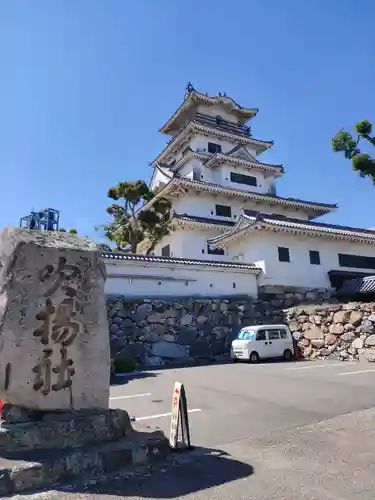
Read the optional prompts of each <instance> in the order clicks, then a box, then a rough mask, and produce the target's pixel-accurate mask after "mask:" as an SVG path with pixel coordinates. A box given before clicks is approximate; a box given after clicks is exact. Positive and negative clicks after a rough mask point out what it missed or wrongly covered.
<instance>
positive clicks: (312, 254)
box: [309, 250, 320, 266]
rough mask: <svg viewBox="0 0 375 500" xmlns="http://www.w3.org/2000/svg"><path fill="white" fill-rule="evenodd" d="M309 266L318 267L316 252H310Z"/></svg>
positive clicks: (318, 260) (318, 256)
mask: <svg viewBox="0 0 375 500" xmlns="http://www.w3.org/2000/svg"><path fill="white" fill-rule="evenodd" d="M309 254H310V264H314V265H317V266H319V265H320V254H319V252H318V251H317V250H310V251H309Z"/></svg>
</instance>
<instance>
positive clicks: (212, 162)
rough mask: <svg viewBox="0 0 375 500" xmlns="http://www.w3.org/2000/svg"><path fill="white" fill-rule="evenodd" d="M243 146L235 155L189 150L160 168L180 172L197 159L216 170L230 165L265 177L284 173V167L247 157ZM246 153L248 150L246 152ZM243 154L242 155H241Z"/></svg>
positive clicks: (250, 156)
mask: <svg viewBox="0 0 375 500" xmlns="http://www.w3.org/2000/svg"><path fill="white" fill-rule="evenodd" d="M243 150H244V148H243V146H241V149H239V150H237V151H236V152H234V153H231V151H228V152H227V153H214V154H212V153H207V152H204V151H199V150H195V151H194V150H193V149H191V148H189V149H188V150H187V151H186V153H185V154H184V155H183V156H182V157H181V158H180V159H179V160H178V161H177V162H176V163H175V164H174V165H172V166H168V165H165V164H160V163H159V166H160V167H162V168H165V169H168V170H170V171H171V172H178V171H179V170H180V169H181V168H182V167H183V166H184V165H185V164H186V163H187V162H188V161H189V160H191V159H192V158H196V159H197V160H200V161H201V163H202V164H203V165H204V166H205V167H209V168H216V167H218V166H220V165H222V164H224V163H229V164H230V165H235V166H241V167H245V168H248V169H251V170H259V171H262V172H263V173H264V174H265V175H267V174H268V175H272V176H274V177H276V176H280V175H282V174H283V173H284V167H283V166H282V165H273V164H271V163H262V162H259V161H258V160H256V159H255V158H253V157H252V155H250V153H248V157H247V158H246V157H245V153H242V151H243ZM245 151H246V150H245ZM241 153H242V154H241Z"/></svg>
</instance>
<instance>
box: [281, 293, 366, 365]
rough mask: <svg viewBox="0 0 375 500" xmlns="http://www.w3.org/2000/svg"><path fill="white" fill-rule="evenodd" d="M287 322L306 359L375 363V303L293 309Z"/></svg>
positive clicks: (289, 311)
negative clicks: (354, 360) (363, 360)
mask: <svg viewBox="0 0 375 500" xmlns="http://www.w3.org/2000/svg"><path fill="white" fill-rule="evenodd" d="M286 320H287V323H288V324H289V328H290V329H291V330H292V332H293V336H294V338H295V339H296V340H297V341H298V346H299V347H300V350H301V354H302V356H303V357H304V358H307V359H322V358H326V357H335V358H338V359H341V360H346V359H360V358H363V359H367V360H368V361H375V302H369V303H363V302H362V303H361V302H348V303H345V304H323V305H321V306H313V307H311V306H308V305H307V306H302V307H296V308H291V309H289V310H288V311H287V314H286Z"/></svg>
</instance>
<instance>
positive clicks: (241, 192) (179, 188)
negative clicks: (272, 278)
mask: <svg viewBox="0 0 375 500" xmlns="http://www.w3.org/2000/svg"><path fill="white" fill-rule="evenodd" d="M155 168H158V167H155ZM159 170H160V169H159ZM161 172H162V173H163V175H165V176H167V177H168V178H169V181H168V182H167V183H166V184H164V186H163V187H162V188H161V189H160V190H159V191H158V192H157V194H156V195H155V197H154V198H153V199H152V200H151V201H149V202H148V203H146V204H145V205H144V206H143V207H142V208H141V209H140V210H142V209H147V208H149V207H150V206H152V204H153V202H154V200H156V199H157V198H159V197H165V198H168V199H172V198H174V197H176V196H181V194H186V192H187V191H189V190H194V191H196V192H209V193H215V194H216V193H217V194H222V195H226V196H236V197H238V198H244V199H246V200H254V201H260V202H265V203H267V204H270V205H276V206H279V207H281V206H284V207H290V208H297V209H303V210H304V211H308V212H309V213H310V214H311V215H310V217H311V218H315V217H319V216H321V215H324V214H327V213H329V212H331V211H332V210H334V209H336V208H337V205H336V204H332V203H320V202H314V201H306V200H301V199H299V198H285V197H282V196H276V195H273V194H270V193H268V194H263V193H255V192H252V191H247V190H245V189H238V188H232V187H226V186H225V187H224V186H221V185H219V184H214V183H212V182H204V181H198V180H193V179H188V178H186V177H181V176H180V175H178V174H173V173H171V174H166V172H165V171H163V170H161Z"/></svg>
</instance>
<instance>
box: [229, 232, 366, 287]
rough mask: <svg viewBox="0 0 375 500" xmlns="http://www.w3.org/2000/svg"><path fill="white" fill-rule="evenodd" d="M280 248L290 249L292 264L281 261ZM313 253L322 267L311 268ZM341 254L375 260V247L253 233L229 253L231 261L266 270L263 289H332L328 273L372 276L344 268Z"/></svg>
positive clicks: (262, 282) (262, 281) (262, 283)
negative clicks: (351, 273)
mask: <svg viewBox="0 0 375 500" xmlns="http://www.w3.org/2000/svg"><path fill="white" fill-rule="evenodd" d="M278 247H286V248H289V255H290V262H280V261H279V257H278ZM310 250H317V251H318V252H319V253H320V265H314V264H310V257H309V251H310ZM339 253H345V254H353V255H363V256H368V257H375V245H368V244H360V243H351V242H347V241H338V240H336V241H335V240H325V239H323V238H320V237H315V238H314V237H309V236H297V235H292V234H282V233H273V232H268V231H267V232H262V233H260V232H253V233H250V234H249V235H248V236H247V238H246V240H244V241H242V242H241V243H240V244H238V245H235V246H233V247H231V248H230V249H229V257H230V258H231V260H232V259H236V258H237V257H238V256H239V258H240V259H241V258H242V259H243V260H244V261H245V262H251V263H254V264H255V265H256V266H257V267H260V268H262V269H263V270H264V274H263V275H261V276H260V278H259V284H260V285H287V286H300V287H317V288H320V287H322V288H330V281H329V277H328V271H332V270H341V271H355V272H365V273H366V272H367V273H371V270H369V269H358V268H350V267H341V266H340V265H339V260H338V254H339Z"/></svg>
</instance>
